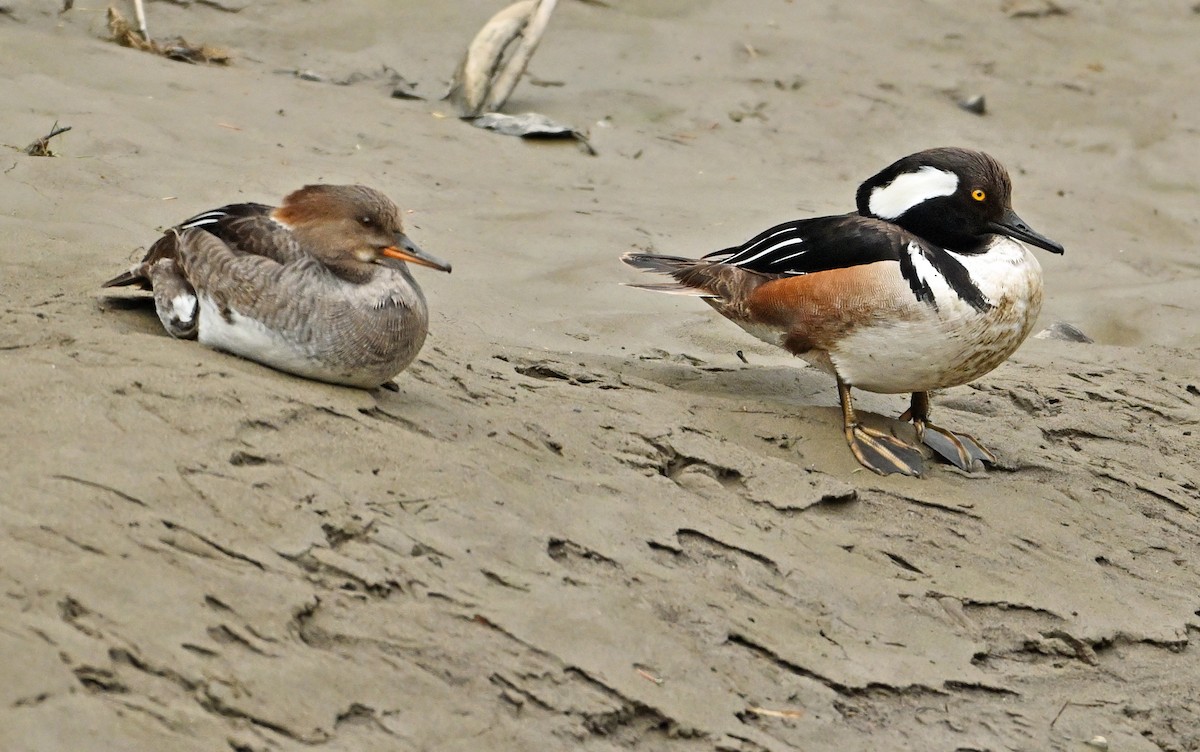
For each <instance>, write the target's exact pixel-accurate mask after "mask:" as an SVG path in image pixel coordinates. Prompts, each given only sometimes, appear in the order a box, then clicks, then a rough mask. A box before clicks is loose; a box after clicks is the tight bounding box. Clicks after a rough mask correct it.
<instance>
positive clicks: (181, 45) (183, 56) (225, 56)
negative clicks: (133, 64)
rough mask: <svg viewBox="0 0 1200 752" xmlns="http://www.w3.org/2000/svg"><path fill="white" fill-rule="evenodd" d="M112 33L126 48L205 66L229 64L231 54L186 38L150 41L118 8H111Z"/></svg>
mask: <svg viewBox="0 0 1200 752" xmlns="http://www.w3.org/2000/svg"><path fill="white" fill-rule="evenodd" d="M108 33H109V35H110V36H111V38H112V40H113V41H114V42H116V43H117V44H119V45H121V46H122V47H132V48H133V49H135V50H141V51H143V52H152V53H154V54H155V55H162V56H163V57H166V58H170V59H171V60H178V61H180V62H183V63H205V64H208V65H228V64H229V60H230V57H231V56H230V54H229V52H228V51H227V50H223V49H221V48H220V47H213V46H211V45H207V44H192V43H190V42H188V41H187V40H186V39H184V38H183V37H172V38H171V39H168V40H165V41H162V42H160V41H157V40H154V39H147V38H146V37H144V36H142V34H141V32H139V31H138V30H137V27H136V26H134V25H133V24H131V23H129V22H128V21H126V20H125V17H124V16H122V15H121V14H120V13H118V12H117V9H116V8H112V7H110V8H109V9H108Z"/></svg>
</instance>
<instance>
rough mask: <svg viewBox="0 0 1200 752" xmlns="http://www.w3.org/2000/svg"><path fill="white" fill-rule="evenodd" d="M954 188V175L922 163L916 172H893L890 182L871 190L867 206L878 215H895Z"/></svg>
mask: <svg viewBox="0 0 1200 752" xmlns="http://www.w3.org/2000/svg"><path fill="white" fill-rule="evenodd" d="M956 190H958V176H957V175H955V174H954V173H953V172H948V171H946V170H939V169H938V168H936V167H930V166H928V165H926V166H925V167H922V168H921V169H919V170H917V171H916V172H905V173H902V174H900V175H897V176H896V178H895V179H894V180H892V182H890V183H888V184H887V185H883V186H880V187H878V188H876V189H875V190H873V191H871V199H870V201H868V202H867V208H868V209H870V211H871V213H872V214H874V215H875V216H876V217H879V218H880V219H896V218H897V217H899V216H900V215H902V214H904V212H906V211H908V210H909V209H911V208H913V207H914V206H916V205H917V204H919V203H921V202H922V201H928V200H929V199H931V198H937V197H938V196H949V195H951V194H952V193H954V192H955V191H956Z"/></svg>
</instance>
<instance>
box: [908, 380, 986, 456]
mask: <svg viewBox="0 0 1200 752" xmlns="http://www.w3.org/2000/svg"><path fill="white" fill-rule="evenodd" d="M900 420H911V421H912V424H913V427H914V428H916V429H917V438H919V439H920V440H921V443H923V444H924V445H925V446H927V447H929V448H930V449H932V450H933V451H934V453H935V454H937V455H938V456H939V457H941V458H942V459H944V460H945V461H946V462H949V463H950V464H951V465H954V466H955V467H957V468H959V469H960V470H965V471H967V472H973V471H974V470H975V469H976V468H977V466H978V465H980V464H982V463H985V462H986V463H993V462H995V461H996V455H994V454H992V452H991V450H989V449H988V448H987V447H985V446H984V445H983V444H981V443H980V442H979V440H978V439H976V438H975V437H974V436H971V435H970V434H965V433H954V432H953V431H948V430H946V429H945V428H942V427H941V426H937V425H934V424H933V423H930V422H929V392H913V395H912V402H911V404H910V406H909V408H908V410H906V411H905V412H904V414H903V415H901V416H900Z"/></svg>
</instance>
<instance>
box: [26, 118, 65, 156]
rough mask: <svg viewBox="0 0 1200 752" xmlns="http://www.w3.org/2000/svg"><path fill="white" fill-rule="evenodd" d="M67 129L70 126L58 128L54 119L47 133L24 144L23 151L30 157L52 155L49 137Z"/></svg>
mask: <svg viewBox="0 0 1200 752" xmlns="http://www.w3.org/2000/svg"><path fill="white" fill-rule="evenodd" d="M69 130H71V126H69V125H64V126H62V127H61V128H60V127H59V125H58V121H57V120H55V121H54V125H53V126H52V127H51V128H50V132H49V133H47V134H46V135H44V136H42V137H41V138H39V139H38V140H37V141H34V142H33V143H32V144H30V145H29V146H26V147H25V148H24V149H23V151H24V152H25V153H26V154H28V155H29V156H31V157H53V156H54V152H52V151H50V139H52V138H54V137H55V136H57V135H59V134H60V133H66V132H67V131H69Z"/></svg>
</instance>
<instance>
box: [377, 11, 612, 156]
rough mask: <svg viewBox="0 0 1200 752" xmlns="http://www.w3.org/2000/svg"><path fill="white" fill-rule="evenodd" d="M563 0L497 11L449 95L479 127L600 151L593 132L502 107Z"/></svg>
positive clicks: (461, 112)
mask: <svg viewBox="0 0 1200 752" xmlns="http://www.w3.org/2000/svg"><path fill="white" fill-rule="evenodd" d="M557 1H558V0H521V1H520V2H517V3H513V4H512V5H510V6H508V7H507V8H505V9H504V10H502V11H500V12H499V13H497V14H496V15H494V16H492V17H491V19H489V20H488V22H487V23H486V24H484V26H483V28H482V29H480V30H479V33H478V34H476V35H475V38H474V39H472V40H471V44H470V45H469V46H468V47H467V52H466V54H465V55H464V56H463V59H462V61H461V62H460V63H459V64H458V69H457V70H456V71H454V78H453V79H452V80H451V82H450V90H449V91H448V92H447V93H446V99H449V100H450V102H451V103H452V104H453V105H454V107H455V109H456V110H457V111H458V116H459V117H460V118H462V119H464V120H468V121H470V122H471V124H472V125H474V126H475V127H477V128H484V129H486V130H490V131H495V132H497V133H503V134H504V135H506V136H520V137H521V138H537V139H557V138H570V139H574V140H575V141H577V142H578V143H579V145H580V147H581V148H582V149H583V150H584V151H585V152H587V153H588V154H595V153H596V151H595V150H594V149H593V148H592V146H591V144H590V143H588V140H587V137H586V136H585V135H583V134H582V133H580V132H579V131H578V130H576V129H575V128H572V127H571V126H569V125H563V124H562V123H558V122H555V121H554V120H551V119H550V118H548V117H546V116H545V115H540V114H538V113H536V112H527V113H524V114H522V115H507V114H504V113H501V112H500V109H501V108H503V107H504V104H505V102H507V101H508V98H509V96H510V95H511V94H512V92H513V89H515V88H516V87H517V82H518V81H520V79H521V76H522V75H524V74H525V69H526V68H527V67H528V66H529V61H530V59H531V58H532V57H533V53H534V51H535V50H536V49H537V46H538V43H539V42H540V41H541V39H542V35H543V34H545V32H546V26H547V24H549V22H550V14H551V13H553V12H554V7H555V5H556V3H557ZM554 83H555V85H561V82H554ZM393 96H404V95H403V94H401V93H395V94H393Z"/></svg>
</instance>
